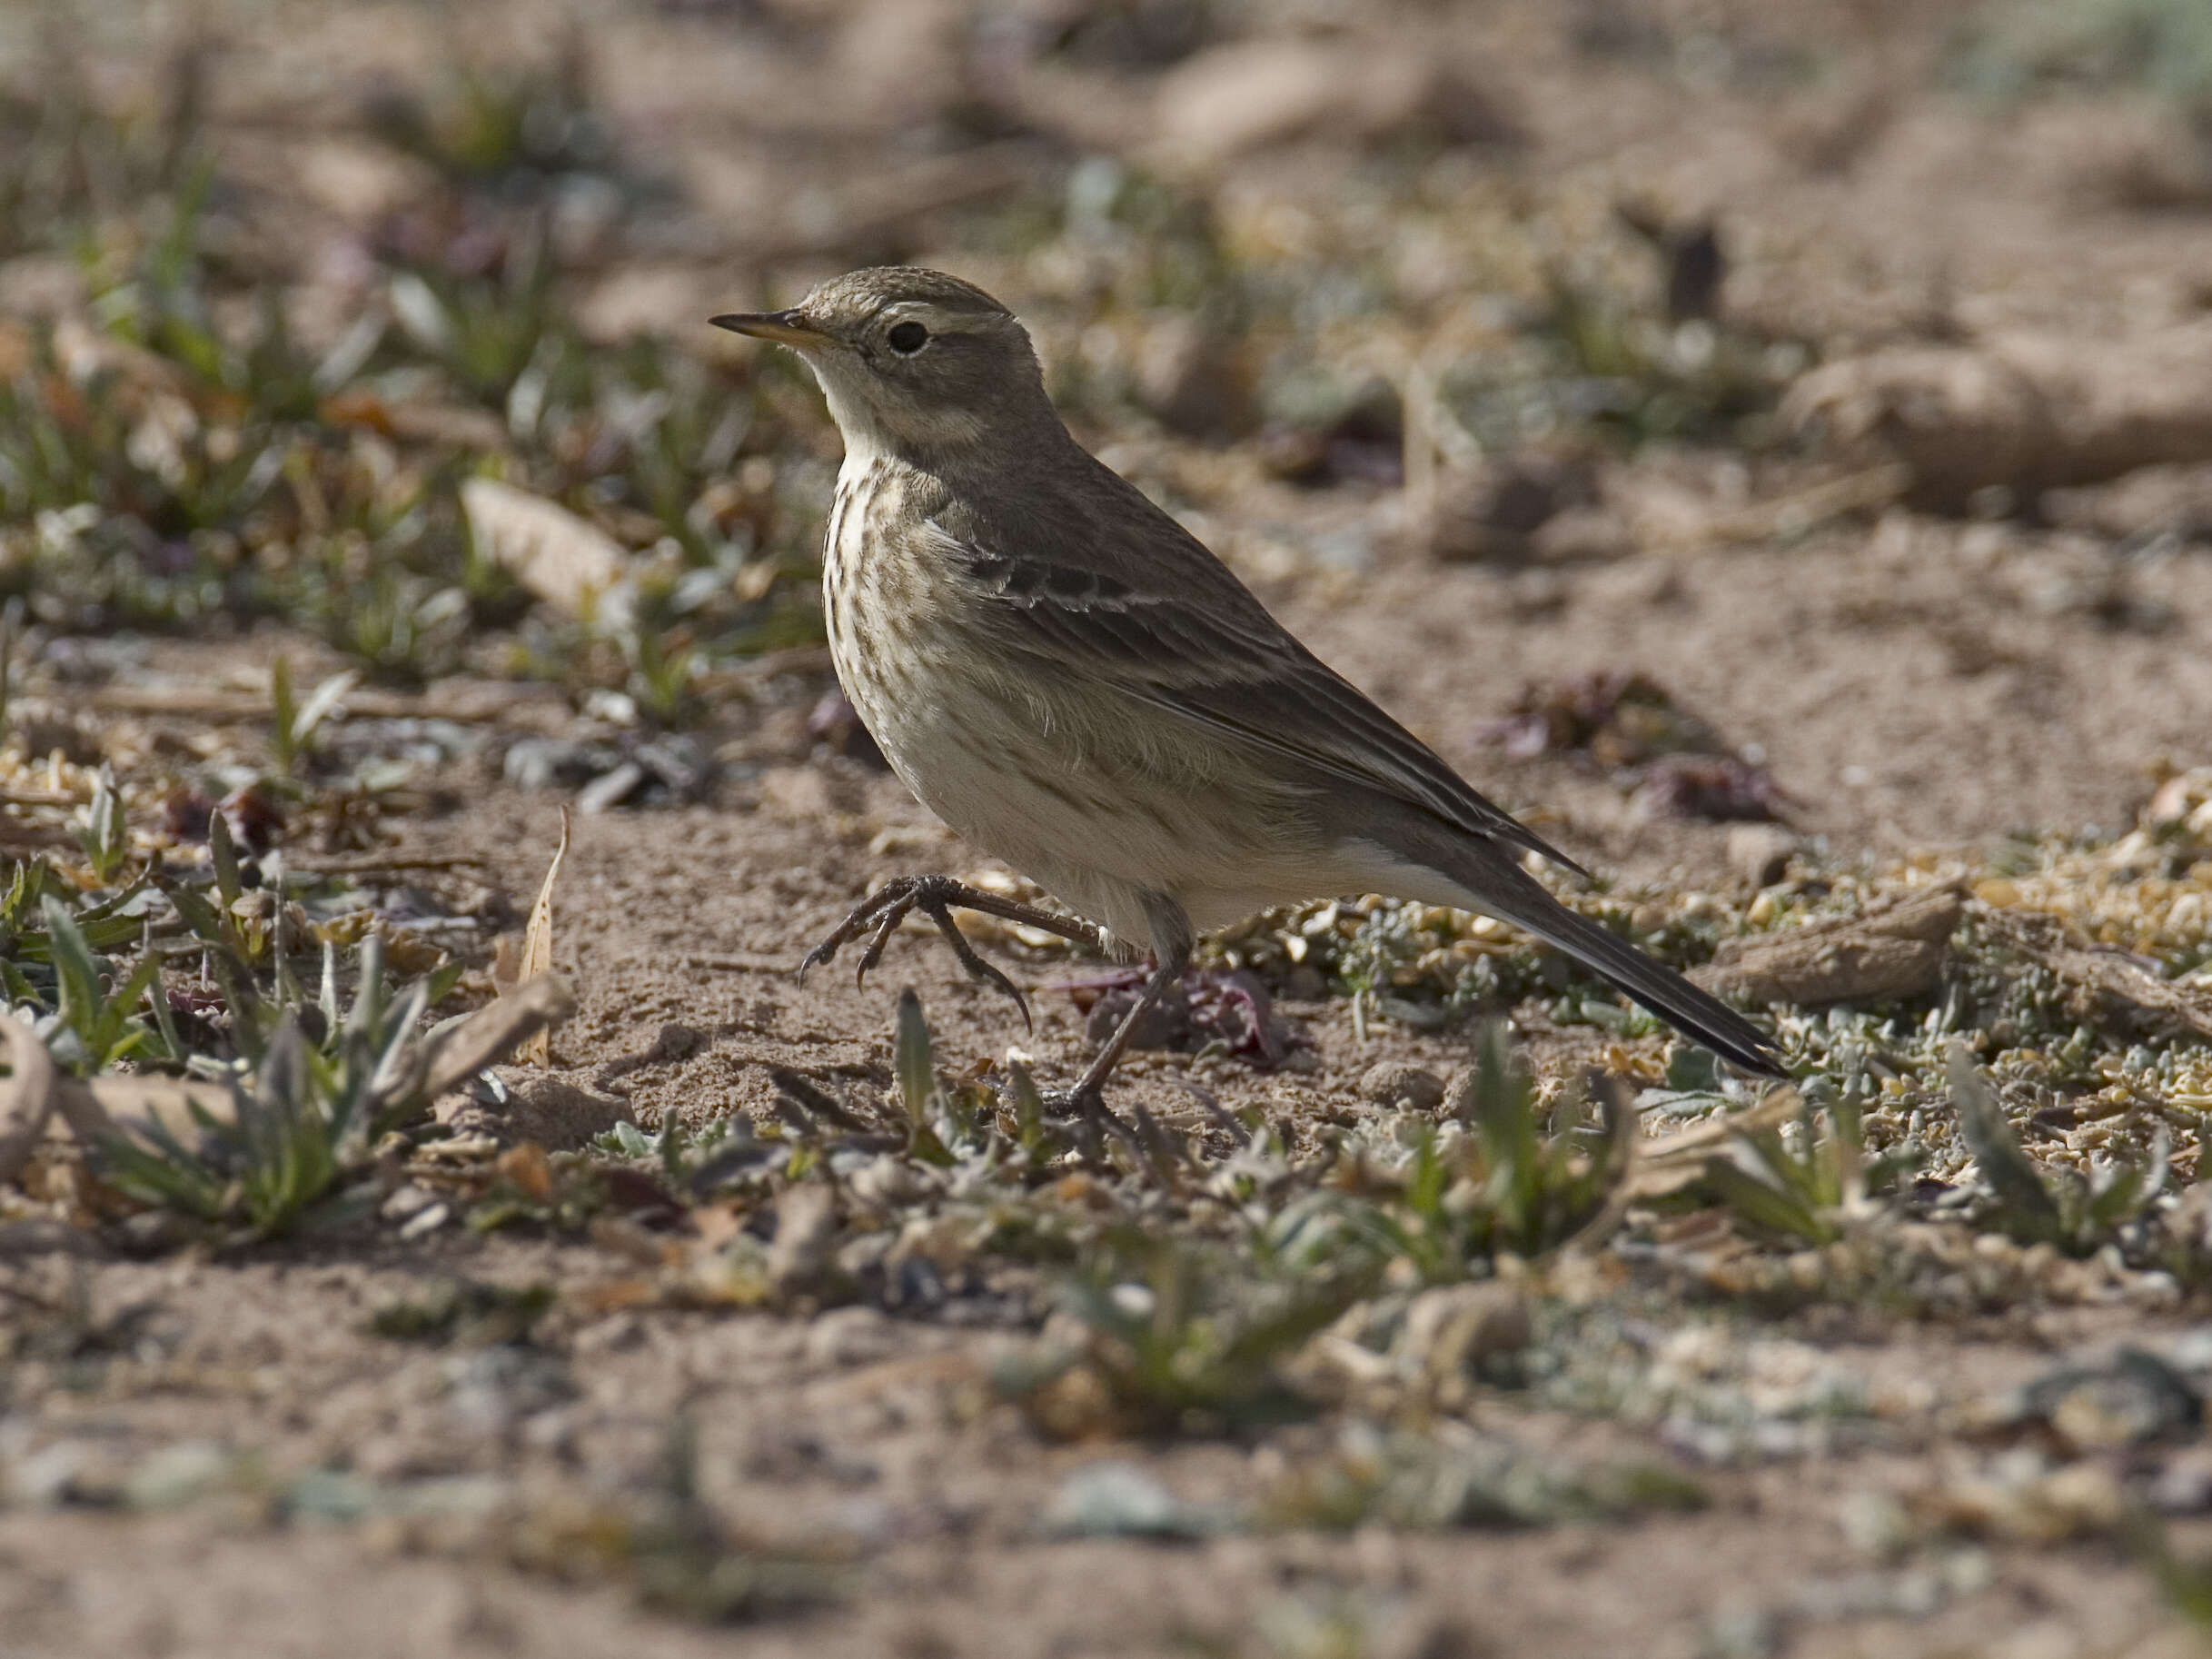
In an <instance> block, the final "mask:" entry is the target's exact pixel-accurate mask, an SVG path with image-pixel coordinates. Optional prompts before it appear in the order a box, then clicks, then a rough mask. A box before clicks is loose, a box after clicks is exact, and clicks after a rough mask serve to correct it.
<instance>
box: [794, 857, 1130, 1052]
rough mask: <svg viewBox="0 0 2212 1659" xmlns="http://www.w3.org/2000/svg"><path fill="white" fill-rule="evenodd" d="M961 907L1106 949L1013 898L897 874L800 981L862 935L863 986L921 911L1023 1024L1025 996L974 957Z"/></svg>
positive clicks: (942, 879) (1090, 930)
mask: <svg viewBox="0 0 2212 1659" xmlns="http://www.w3.org/2000/svg"><path fill="white" fill-rule="evenodd" d="M956 905H957V906H958V907H960V908H961V909H968V910H980V911H982V912H983V913H984V914H985V915H987V916H997V917H1002V918H1004V919H1006V920H1007V921H1014V922H1020V923H1022V924H1023V925H1024V926H1027V927H1031V928H1041V929H1044V930H1045V931H1046V932H1047V933H1056V934H1058V935H1059V936H1060V937H1061V938H1062V939H1073V940H1074V941H1075V942H1076V943H1077V944H1079V945H1088V946H1090V947H1091V948H1092V949H1101V948H1103V947H1104V945H1105V943H1106V936H1105V934H1104V933H1103V932H1101V931H1100V930H1099V929H1096V928H1095V927H1093V926H1092V925H1091V924H1090V923H1089V922H1086V921H1080V920H1076V919H1074V918H1071V917H1066V916H1055V915H1053V914H1052V912H1051V911H1049V910H1040V909H1037V907H1036V906H1035V905H1027V904H1017V903H1016V902H1015V901H1014V900H1013V899H1002V898H1000V897H999V896H998V895H997V893H987V892H985V891H983V890H982V889H980V888H973V887H968V886H967V885H966V884H964V883H962V882H958V881H955V880H954V879H952V878H951V877H949V876H901V877H900V878H899V879H898V880H896V881H888V882H886V883H885V884H884V885H883V886H882V887H880V888H878V889H877V890H876V891H875V892H873V893H871V894H869V895H868V898H867V899H865V900H863V901H862V902H861V903H860V904H859V905H858V907H857V908H856V909H854V910H853V912H852V914H851V915H849V916H848V917H847V918H846V919H844V920H843V921H842V922H839V923H838V927H837V929H836V931H834V932H833V933H831V934H830V935H829V937H828V939H824V940H823V941H822V942H821V943H820V944H818V945H817V946H815V948H814V949H811V950H809V951H808V952H807V955H806V959H804V960H803V961H801V962H800V963H799V980H800V982H801V983H802V984H803V983H804V982H805V980H806V978H807V974H808V970H809V969H815V968H818V967H820V966H821V965H822V964H823V963H824V962H827V961H829V960H830V959H833V958H834V957H835V956H836V955H837V953H838V951H839V950H840V949H843V948H844V947H845V946H847V945H848V944H850V943H851V942H852V941H853V940H854V939H858V938H859V937H860V936H861V935H862V934H863V933H868V934H870V935H871V937H870V938H869V939H868V948H867V949H865V950H863V951H862V952H861V954H860V966H859V971H858V974H857V975H856V976H855V982H856V983H860V982H865V981H866V979H868V969H871V968H873V967H875V966H876V964H877V963H878V962H880V961H881V960H882V959H883V949H884V946H885V945H886V944H888V942H889V941H890V937H891V934H892V933H893V931H894V930H895V929H897V928H898V924H899V923H900V922H902V921H904V920H905V919H907V916H908V912H909V911H913V910H919V911H920V912H921V913H922V914H923V915H925V916H927V918H929V919H930V920H931V921H933V922H935V923H937V931H938V932H939V933H941V934H943V935H944V936H945V942H946V943H947V945H949V946H951V947H952V953H953V955H954V956H955V957H957V958H958V959H959V962H960V966H961V967H963V968H965V969H967V971H968V972H969V973H970V974H972V975H974V976H975V977H976V978H977V979H981V980H982V981H984V983H986V984H987V985H992V986H996V987H997V988H998V989H1000V990H1002V991H1004V992H1006V994H1007V996H1009V997H1011V998H1014V1005H1015V1007H1017V1008H1020V1009H1021V1015H1022V1020H1023V1023H1024V1024H1030V1023H1032V1022H1031V1021H1030V1019H1029V1002H1028V998H1026V997H1024V996H1023V995H1022V994H1021V988H1020V987H1018V986H1017V985H1016V984H1015V983H1014V981H1013V980H1011V979H1007V977H1006V975H1005V974H1003V973H1001V972H999V970H998V969H996V968H994V967H993V966H991V964H990V963H988V962H987V961H985V960H984V959H982V958H981V957H979V956H977V954H976V949H975V947H974V946H973V945H970V944H969V943H968V942H967V936H966V935H965V934H963V933H962V932H961V931H960V929H959V925H958V924H957V923H956V922H955V921H954V920H953V919H952V910H953V907H954V906H956Z"/></svg>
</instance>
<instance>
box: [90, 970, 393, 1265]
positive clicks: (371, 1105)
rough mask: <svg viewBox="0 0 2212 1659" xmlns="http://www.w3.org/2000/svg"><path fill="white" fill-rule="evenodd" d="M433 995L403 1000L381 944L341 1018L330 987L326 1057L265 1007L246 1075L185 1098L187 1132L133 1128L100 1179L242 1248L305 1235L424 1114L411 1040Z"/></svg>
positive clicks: (191, 1088) (226, 1077) (110, 1141)
mask: <svg viewBox="0 0 2212 1659" xmlns="http://www.w3.org/2000/svg"><path fill="white" fill-rule="evenodd" d="M430 991H431V987H430V985H429V984H428V983H427V982H425V981H423V980H417V981H415V982H414V983H413V984H412V985H411V986H409V987H408V988H406V989H405V990H403V991H400V992H399V993H397V994H396V995H395V994H394V993H393V989H392V986H391V985H390V984H389V982H388V981H387V979H386V978H385V974H384V969H383V957H382V946H381V944H380V943H379V942H378V941H377V940H376V939H373V938H372V939H370V940H369V941H368V943H367V944H365V945H364V946H363V947H362V956H361V961H360V979H359V984H358V987H357V988H356V990H355V993H354V997H353V1001H352V1007H351V1008H348V1009H347V1010H346V1012H345V1014H344V1016H343V1018H338V1017H337V1013H336V1008H335V1003H336V989H335V986H334V984H333V983H332V977H330V976H326V977H325V980H324V999H323V1004H322V1006H320V1007H319V1008H318V1009H317V1012H319V1013H320V1014H321V1015H322V1021H321V1022H319V1023H322V1025H323V1026H324V1028H325V1030H326V1035H325V1037H324V1038H323V1040H322V1042H321V1043H320V1044H316V1043H312V1042H311V1041H310V1040H309V1038H308V1037H307V1035H306V1032H305V1030H304V1028H303V1019H302V1017H301V1010H299V1009H296V1008H268V1007H267V1005H263V1011H262V1012H261V1014H260V1016H259V1017H260V1018H268V1019H270V1020H271V1022H272V1024H271V1027H270V1028H269V1030H268V1031H267V1033H266V1036H265V1038H263V1040H262V1041H261V1042H259V1043H258V1044H256V1045H255V1046H256V1047H257V1048H258V1049H259V1058H258V1060H257V1061H256V1062H254V1063H253V1065H252V1066H251V1068H234V1069H230V1070H226V1071H225V1072H224V1073H223V1075H221V1076H219V1077H218V1078H213V1079H210V1080H209V1081H207V1082H206V1083H205V1084H204V1085H203V1084H201V1083H200V1082H199V1081H197V1080H194V1081H193V1082H191V1083H185V1084H180V1085H179V1087H178V1089H177V1091H176V1092H177V1096H178V1098H180V1100H181V1102H182V1105H183V1115H184V1118H185V1119H186V1124H174V1123H172V1122H171V1121H168V1120H165V1119H164V1117H163V1116H161V1115H159V1114H156V1113H148V1114H146V1115H145V1116H144V1117H140V1118H133V1119H132V1120H130V1124H129V1127H128V1128H124V1129H122V1130H120V1131H119V1132H117V1133H115V1134H114V1135H112V1136H110V1137H107V1138H106V1139H104V1140H103V1141H102V1142H100V1143H99V1144H98V1145H97V1146H96V1147H94V1154H93V1157H94V1167H96V1168H97V1169H98V1171H99V1173H100V1174H101V1176H102V1177H103V1178H104V1180H106V1182H107V1183H108V1184H109V1185H110V1186H111V1187H114V1188H115V1189H116V1190H117V1191H119V1192H121V1193H123V1194H124V1195H125V1196H126V1197H131V1198H133V1199H135V1200H136V1201H137V1202H139V1203H141V1204H144V1205H147V1206H149V1207H157V1208H163V1209H170V1210H174V1211H177V1212H179V1213H180V1214H183V1215H185V1216H189V1217H193V1218H195V1219H197V1220H200V1221H203V1222H207V1223H210V1224H213V1225H215V1226H218V1227H223V1228H224V1229H226V1230H227V1231H230V1232H231V1233H233V1235H235V1236H236V1237H241V1238H243V1239H256V1238H264V1237H269V1236H271V1235H272V1234H275V1233H279V1232H282V1231H284V1230H285V1229H287V1228H289V1227H293V1226H295V1225H297V1224H299V1223H301V1222H302V1221H303V1220H305V1219H307V1218H308V1217H310V1216H311V1214H312V1213H313V1212H314V1211H315V1210H316V1209H317V1207H319V1206H321V1205H322V1203H323V1202H324V1201H325V1200H326V1199H328V1198H331V1197H333V1196H334V1195H336V1194H338V1193H339V1190H340V1189H341V1188H342V1187H343V1186H345V1185H346V1184H347V1183H348V1180H349V1178H350V1177H355V1176H358V1175H359V1174H360V1173H361V1172H362V1169H363V1167H364V1166H365V1165H366V1163H367V1161H368V1156H369V1151H370V1148H371V1147H373V1146H374V1145H375V1144H376V1142H377V1140H378V1139H379V1138H380V1137H381V1136H382V1134H383V1133H384V1131H385V1130H387V1129H389V1128H392V1127H393V1126H394V1125H395V1124H396V1123H398V1122H400V1121H402V1120H403V1119H404V1118H406V1117H408V1116H409V1115H410V1114H412V1112H413V1111H416V1110H419V1109H420V1108H421V1107H422V1104H423V1101H422V1088H423V1087H424V1084H425V1081H426V1073H425V1068H424V1063H423V1058H422V1052H421V1049H420V1048H419V1046H417V1045H415V1044H414V1042H413V1039H414V1038H415V1036H416V1031H417V1028H418V1027H419V1025H420V1024H421V1021H422V1014H423V1011H424V1010H425V1008H427V1007H428V1006H429V1001H430ZM187 1124H188V1126H189V1127H186V1125H187Z"/></svg>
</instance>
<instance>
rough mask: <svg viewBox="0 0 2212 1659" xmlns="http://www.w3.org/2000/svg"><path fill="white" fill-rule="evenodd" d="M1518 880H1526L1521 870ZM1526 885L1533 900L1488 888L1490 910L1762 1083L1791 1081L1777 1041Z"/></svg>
mask: <svg viewBox="0 0 2212 1659" xmlns="http://www.w3.org/2000/svg"><path fill="white" fill-rule="evenodd" d="M1513 873H1514V874H1515V875H1517V876H1520V875H1521V874H1522V872H1521V871H1519V870H1515V871H1514V872H1513ZM1522 879H1523V881H1526V882H1527V891H1526V893H1525V894H1523V892H1521V891H1518V890H1514V891H1509V892H1500V891H1498V890H1496V888H1486V889H1484V891H1483V895H1482V897H1483V906H1482V908H1483V909H1485V910H1487V911H1489V912H1490V913H1491V914H1492V915H1493V916H1496V917H1497V918H1499V919H1501V920H1503V921H1510V922H1512V923H1513V925H1514V926H1515V927H1517V928H1522V929H1525V930H1527V931H1528V932H1530V933H1533V934H1534V935H1535V936H1536V937H1537V938H1538V939H1542V940H1543V942H1544V943H1545V944H1547V945H1552V946H1554V947H1556V948H1557V949H1561V950H1563V951H1565V952H1566V953H1567V954H1568V955H1569V956H1571V957H1572V958H1573V959H1575V960H1576V961H1578V962H1580V963H1581V964H1582V966H1583V967H1585V968H1587V969H1590V971H1591V972H1592V973H1594V974H1596V975H1597V976H1598V977H1599V978H1600V979H1603V980H1605V981H1606V982H1607V983H1608V984H1609V985H1612V987H1613V988H1615V989H1617V990H1620V991H1622V992H1625V993H1626V994H1627V995H1628V996H1630V997H1632V998H1635V999H1636V1000H1637V1001H1638V1002H1641V1003H1642V1005H1643V1006H1644V1007H1645V1008H1649V1009H1651V1010H1652V1013H1654V1014H1656V1015H1658V1016H1659V1017H1660V1018H1661V1019H1663V1020H1665V1021H1666V1022H1667V1023H1668V1024H1669V1025H1671V1026H1672V1027H1673V1028H1675V1029H1676V1030H1678V1031H1680V1032H1681V1033H1682V1034H1683V1035H1684V1036H1686V1037H1692V1038H1696V1039H1697V1040H1698V1041H1699V1042H1701V1043H1703V1044H1704V1045H1705V1046H1706V1047H1707V1048H1711V1050H1712V1051H1713V1052H1714V1053H1716V1054H1718V1055H1720V1056H1721V1058H1724V1059H1729V1060H1733V1061H1734V1062H1735V1063H1736V1064H1737V1065H1739V1066H1741V1067H1742V1068H1744V1069H1745V1070H1746V1071H1755V1072H1758V1073H1759V1074H1760V1075H1761V1076H1762V1077H1770V1078H1780V1077H1785V1076H1787V1075H1788V1074H1787V1073H1786V1072H1784V1071H1783V1070H1782V1065H1781V1057H1780V1056H1779V1055H1777V1054H1776V1053H1775V1051H1774V1044H1773V1041H1772V1039H1771V1038H1769V1037H1767V1035H1766V1034H1765V1033H1764V1032H1762V1031H1761V1030H1760V1028H1758V1027H1757V1026H1755V1025H1753V1024H1752V1023H1751V1021H1750V1020H1748V1019H1746V1018H1744V1017H1743V1016H1742V1015H1741V1014H1739V1013H1737V1012H1736V1010H1735V1009H1733V1008H1730V1007H1729V1006H1728V1005H1727V1004H1726V1003H1724V1002H1722V1001H1721V999H1720V998H1717V997H1714V996H1712V995H1711V994H1710V993H1709V992H1706V991H1702V990H1700V989H1699V988H1697V987H1696V986H1694V985H1692V984H1691V983H1690V981H1689V980H1687V979H1683V978H1682V977H1681V975H1680V974H1678V973H1676V972H1675V971H1674V970H1673V969H1671V968H1668V967H1664V966H1662V965H1661V964H1660V963H1658V962H1654V961H1653V960H1652V959H1651V958H1650V957H1648V956H1646V955H1644V954H1643V952H1642V951H1641V950H1639V949H1636V948H1635V946H1633V945H1632V944H1630V943H1629V942H1628V941H1627V940H1626V939H1622V938H1621V937H1620V935H1618V934H1616V933H1612V932H1610V931H1608V930H1607V929H1604V928H1603V927H1601V926H1600V925H1599V924H1598V923H1596V922H1594V921H1592V920H1591V919H1589V918H1588V917H1587V916H1584V915H1582V914H1581V913H1580V912H1578V911H1574V910H1570V909H1568V908H1567V907H1566V906H1565V905H1563V904H1562V903H1560V902H1559V900H1558V899H1554V898H1552V895H1551V894H1550V893H1548V892H1546V891H1544V889H1543V888H1542V886H1541V885H1539V884H1538V883H1537V882H1536V881H1534V880H1533V879H1530V878H1528V877H1526V876H1523V877H1522ZM1496 885H1497V887H1504V886H1505V885H1506V884H1505V883H1503V882H1501V883H1498V884H1496Z"/></svg>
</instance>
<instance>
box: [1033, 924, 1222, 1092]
mask: <svg viewBox="0 0 2212 1659" xmlns="http://www.w3.org/2000/svg"><path fill="white" fill-rule="evenodd" d="M1190 962H1191V948H1190V944H1189V941H1188V940H1187V939H1185V940H1183V941H1182V942H1180V943H1179V944H1177V945H1175V946H1173V947H1171V948H1170V949H1165V950H1163V951H1161V952H1160V956H1159V964H1158V966H1157V967H1156V968H1154V969H1153V970H1152V977H1151V978H1150V979H1146V981H1145V988H1144V989H1143V990H1142V991H1141V992H1139V993H1138V995H1137V998H1136V1007H1134V1008H1131V1009H1130V1010H1129V1011H1128V1012H1127V1013H1126V1014H1125V1015H1123V1016H1122V1019H1121V1024H1119V1025H1117V1026H1116V1027H1115V1028H1114V1035H1113V1036H1111V1037H1109V1038H1106V1047H1105V1048H1101V1049H1099V1050H1098V1052H1097V1053H1096V1054H1095V1055H1093V1056H1092V1057H1091V1063H1090V1064H1089V1065H1088V1066H1086V1067H1085V1068H1084V1070H1083V1075H1082V1077H1080V1078H1077V1079H1076V1086H1075V1087H1074V1088H1070V1089H1054V1090H1052V1091H1050V1092H1049V1093H1047V1094H1046V1097H1045V1102H1046V1105H1047V1106H1048V1107H1050V1108H1053V1109H1054V1110H1056V1111H1060V1112H1069V1113H1073V1112H1082V1113H1086V1114H1087V1115H1090V1116H1093V1117H1096V1118H1104V1119H1105V1120H1106V1122H1108V1123H1110V1124H1112V1125H1113V1126H1114V1127H1115V1128H1121V1127H1122V1126H1121V1122H1120V1120H1119V1119H1118V1118H1116V1117H1115V1116H1114V1114H1113V1113H1112V1112H1110V1111H1108V1110H1106V1078H1107V1077H1108V1076H1109V1075H1111V1074H1112V1072H1113V1070H1114V1068H1115V1067H1116V1065H1118V1064H1119V1063H1120V1061H1121V1057H1122V1056H1123V1055H1124V1054H1126V1053H1127V1052H1128V1050H1129V1043H1130V1040H1131V1039H1132V1038H1135V1037H1136V1026H1137V1022H1138V1021H1139V1020H1141V1019H1143V1018H1145V1016H1146V1015H1147V1014H1149V1013H1151V1012H1152V1010H1153V1008H1154V1006H1155V1005H1156V1004H1157V1003H1158V1001H1159V999H1160V998H1162V997H1165V996H1166V994H1167V993H1168V991H1169V990H1170V989H1171V988H1173V987H1175V986H1177V985H1180V984H1181V983H1182V982H1183V976H1184V975H1185V973H1187V972H1188V971H1189V970H1190Z"/></svg>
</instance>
